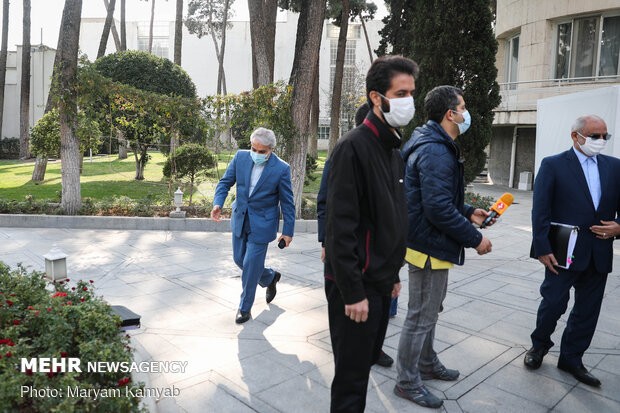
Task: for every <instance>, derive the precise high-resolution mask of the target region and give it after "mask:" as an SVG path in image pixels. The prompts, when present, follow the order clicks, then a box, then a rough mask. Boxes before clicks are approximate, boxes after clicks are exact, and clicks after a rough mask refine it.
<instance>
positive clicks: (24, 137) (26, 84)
mask: <svg viewBox="0 0 620 413" xmlns="http://www.w3.org/2000/svg"><path fill="white" fill-rule="evenodd" d="M23 3H24V20H23V24H24V25H23V40H22V79H21V95H20V104H19V108H20V109H19V157H20V158H22V159H28V158H30V134H29V131H30V0H23Z"/></svg>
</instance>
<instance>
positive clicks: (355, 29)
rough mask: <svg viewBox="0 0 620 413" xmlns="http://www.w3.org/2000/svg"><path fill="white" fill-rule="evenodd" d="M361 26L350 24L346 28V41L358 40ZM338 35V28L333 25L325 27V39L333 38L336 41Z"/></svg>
mask: <svg viewBox="0 0 620 413" xmlns="http://www.w3.org/2000/svg"><path fill="white" fill-rule="evenodd" d="M361 27H362V25H361V24H351V23H349V25H348V26H347V39H359V38H360V35H361ZM339 35H340V27H338V26H336V25H335V24H331V23H330V24H328V25H327V37H335V38H336V39H337V38H338V36H339Z"/></svg>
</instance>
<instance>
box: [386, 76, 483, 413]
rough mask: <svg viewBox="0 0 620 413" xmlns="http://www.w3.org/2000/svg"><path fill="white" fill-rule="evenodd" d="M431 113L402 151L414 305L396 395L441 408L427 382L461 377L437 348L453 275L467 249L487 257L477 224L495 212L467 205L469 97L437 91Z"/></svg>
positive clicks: (430, 100) (403, 338)
mask: <svg viewBox="0 0 620 413" xmlns="http://www.w3.org/2000/svg"><path fill="white" fill-rule="evenodd" d="M424 108H425V109H426V113H427V115H428V118H429V121H428V122H427V123H426V124H425V125H424V126H421V127H419V128H416V130H415V131H414V132H413V136H412V137H411V139H410V140H409V141H408V142H407V143H406V144H405V146H404V147H403V150H402V155H403V159H404V160H405V161H406V166H405V193H406V196H407V207H408V215H409V235H408V239H407V255H406V256H405V259H406V260H407V262H408V263H409V307H408V311H407V317H406V319H405V322H404V325H403V331H402V333H401V335H400V343H399V345H398V359H397V363H396V367H397V370H398V381H397V383H396V386H395V388H394V393H396V395H397V396H400V397H402V398H405V399H408V400H410V401H412V402H415V403H417V404H419V405H420V406H424V407H433V408H437V407H440V406H441V405H442V404H443V401H442V400H441V399H439V398H438V397H437V396H435V395H434V394H432V393H430V392H429V391H428V390H427V389H426V387H425V386H424V385H423V384H422V380H431V379H437V380H449V381H451V380H456V379H457V378H458V376H459V372H458V371H457V370H450V369H447V368H446V367H444V365H443V364H442V363H441V362H440V361H439V358H438V357H437V353H435V351H434V350H433V340H434V337H435V325H436V323H437V319H438V318H439V312H440V311H441V308H442V302H443V300H444V298H445V296H446V291H447V287H448V269H449V268H452V267H453V266H454V264H457V265H463V262H464V260H465V251H464V249H465V248H475V249H476V251H478V254H486V253H488V252H490V251H491V242H490V241H489V240H488V239H487V238H486V237H484V236H483V235H482V234H481V233H480V232H479V231H478V230H477V229H476V228H474V226H473V225H472V223H475V224H478V225H480V224H481V223H482V222H483V221H484V219H485V218H486V217H487V216H488V215H489V213H488V212H487V211H485V210H483V209H475V208H474V207H472V206H469V205H467V204H465V203H464V197H465V181H464V175H463V163H462V161H461V160H460V153H459V148H458V147H457V146H456V144H455V143H454V141H455V139H456V138H457V137H458V136H459V135H460V134H462V133H465V131H466V130H467V128H468V127H469V125H470V122H471V117H470V115H469V112H468V111H467V109H466V108H465V101H464V100H463V92H462V91H461V90H460V89H458V88H456V87H453V86H439V87H436V88H434V89H433V90H431V91H430V92H428V94H427V95H426V98H425V99H424Z"/></svg>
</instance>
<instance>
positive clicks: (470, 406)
mask: <svg viewBox="0 0 620 413" xmlns="http://www.w3.org/2000/svg"><path fill="white" fill-rule="evenodd" d="M459 405H460V406H461V408H462V409H463V412H465V413H486V412H488V413H497V412H501V413H523V412H527V413H538V412H540V413H544V412H547V411H548V408H546V407H545V406H542V405H540V404H537V403H534V402H532V401H530V400H528V399H524V398H522V397H519V396H515V395H513V394H511V393H508V392H505V391H503V390H501V389H498V388H497V387H495V386H492V385H490V384H487V383H482V384H480V385H479V386H477V387H476V388H475V389H473V390H472V391H470V392H469V393H467V394H466V395H465V396H463V397H461V398H460V399H459Z"/></svg>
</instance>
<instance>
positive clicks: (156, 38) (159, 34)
mask: <svg viewBox="0 0 620 413" xmlns="http://www.w3.org/2000/svg"><path fill="white" fill-rule="evenodd" d="M149 30H150V23H149V22H140V23H138V50H142V51H148V50H149ZM169 43H170V32H169V28H168V25H167V24H156V23H154V24H153V49H152V51H151V53H152V54H154V55H155V56H159V57H165V58H166V59H169V58H170V55H169V52H168V50H169Z"/></svg>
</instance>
